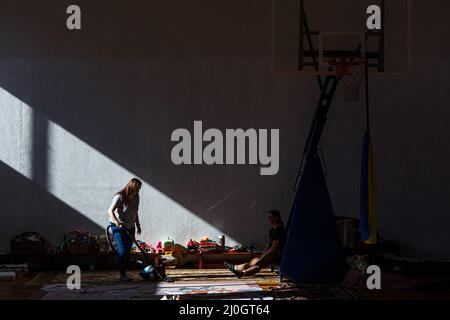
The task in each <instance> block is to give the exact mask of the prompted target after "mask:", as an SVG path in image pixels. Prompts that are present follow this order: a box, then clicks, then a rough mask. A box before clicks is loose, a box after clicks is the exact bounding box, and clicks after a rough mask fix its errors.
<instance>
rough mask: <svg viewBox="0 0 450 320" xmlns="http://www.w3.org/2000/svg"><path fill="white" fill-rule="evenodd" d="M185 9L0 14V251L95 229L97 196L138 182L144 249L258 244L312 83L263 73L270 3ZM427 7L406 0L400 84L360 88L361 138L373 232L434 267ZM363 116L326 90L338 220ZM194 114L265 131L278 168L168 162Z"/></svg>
mask: <svg viewBox="0 0 450 320" xmlns="http://www.w3.org/2000/svg"><path fill="white" fill-rule="evenodd" d="M197 1H198V4H197V6H196V5H194V4H193V3H190V4H189V5H188V4H185V3H184V2H179V1H172V2H171V3H168V2H167V3H164V4H161V3H159V4H157V5H155V4H153V5H149V4H145V3H146V2H143V3H142V5H143V8H144V9H142V10H141V8H138V5H136V6H133V7H131V6H129V7H126V8H125V7H120V10H119V9H114V8H109V9H108V8H107V7H106V8H104V7H102V6H101V3H100V2H99V3H98V4H97V2H96V4H92V3H91V4H89V2H83V1H81V2H80V5H81V7H82V8H85V9H84V10H85V11H86V13H85V14H84V16H86V20H85V21H86V22H88V24H86V29H84V30H83V31H82V32H80V33H78V34H68V33H67V32H66V31H64V30H63V29H61V28H60V22H61V21H60V19H61V17H60V16H58V15H57V14H58V12H59V11H60V9H61V8H62V12H64V6H63V5H62V4H60V3H59V2H54V1H53V2H52V1H50V2H51V4H52V6H51V7H48V8H46V7H45V6H44V4H43V2H42V1H41V2H40V3H39V4H33V5H32V6H33V8H30V9H21V10H19V8H25V5H24V4H23V3H20V1H19V2H17V4H14V5H13V4H11V5H10V7H8V8H9V10H4V11H2V13H1V16H0V18H1V19H0V21H1V22H0V35H1V36H2V37H4V38H5V37H6V38H9V39H10V41H9V42H2V44H0V87H1V89H0V111H1V114H2V116H1V117H0V137H1V139H0V150H2V151H1V153H0V177H1V180H0V195H1V199H2V200H1V201H0V211H1V212H2V216H3V217H4V221H3V223H2V224H0V250H7V249H8V247H9V239H10V238H11V237H12V236H13V235H14V234H15V233H18V232H21V231H27V230H28V231H39V232H42V233H43V234H44V235H45V236H46V237H47V238H49V239H50V240H52V241H53V242H54V243H55V244H56V243H57V242H58V241H59V240H60V239H61V238H62V234H63V233H66V232H68V231H70V230H71V228H73V227H80V228H85V229H88V230H91V231H93V232H102V228H103V227H104V226H105V224H106V223H107V216H106V210H107V207H108V205H109V202H110V200H111V197H112V196H113V194H114V192H116V191H117V190H118V189H119V188H120V187H122V185H123V184H125V183H126V182H127V181H128V179H129V178H131V177H133V176H137V177H139V178H141V179H142V180H143V181H144V182H145V183H144V188H143V190H142V195H141V220H142V224H143V229H144V234H143V238H144V239H145V240H147V241H151V242H155V241H157V240H160V239H161V238H165V237H167V236H171V237H173V238H174V239H175V240H176V241H177V242H180V243H184V242H185V241H186V240H189V238H191V237H193V238H199V237H202V236H204V235H208V236H210V237H212V238H216V237H217V236H218V235H219V234H222V233H223V234H226V235H227V237H228V238H229V239H232V240H233V241H234V242H260V241H264V239H265V237H266V232H267V226H266V224H265V211H266V210H268V209H272V208H279V209H280V210H282V212H283V214H284V216H285V218H287V214H288V210H289V207H290V202H291V198H292V192H291V190H292V184H293V183H294V178H295V174H296V170H297V168H298V165H299V160H300V157H301V154H302V149H303V146H304V141H305V139H306V134H307V132H308V129H309V124H310V121H311V117H312V114H313V111H314V108H315V102H316V99H317V96H318V88H317V84H316V82H315V79H312V78H310V77H299V76H289V77H278V76H273V75H272V74H271V73H270V47H271V42H270V41H271V35H270V19H271V12H270V10H271V5H270V2H269V1H260V0H258V1H256V0H247V1H227V2H223V3H219V2H217V3H214V4H212V3H211V2H210V1H203V0H197ZM175 2H176V3H175ZM433 2H435V3H436V4H437V3H440V4H441V5H444V4H443V3H441V2H439V1H431V2H427V4H426V5H425V4H422V3H420V2H419V1H412V20H411V30H410V34H411V42H410V72H409V74H408V75H407V76H403V77H398V76H395V77H390V76H385V77H378V78H372V82H371V86H372V89H371V90H372V112H373V115H372V119H373V135H374V137H373V139H374V141H373V142H374V148H375V156H376V162H377V163H376V165H377V172H378V180H379V199H380V214H379V215H380V223H381V227H380V231H381V235H382V236H383V237H386V238H388V239H391V240H396V241H399V242H400V243H402V244H403V245H404V249H405V253H406V254H410V255H421V256H431V257H447V258H448V257H450V252H449V250H450V236H449V234H448V230H449V227H450V219H449V215H448V213H449V209H450V197H449V196H448V195H449V194H450V192H449V191H450V190H449V183H448V181H449V178H450V177H449V176H450V170H449V168H448V165H447V164H448V163H449V160H450V159H449V158H450V152H449V151H448V148H447V147H446V146H447V145H448V144H447V142H446V138H447V137H448V136H449V131H450V130H449V128H448V124H449V121H448V120H449V115H450V111H449V109H448V102H447V101H448V98H449V93H448V90H447V89H448V84H449V83H450V81H449V71H450V70H449V69H450V61H449V57H450V48H449V45H448V44H442V43H441V42H439V40H438V38H439V37H441V38H443V37H444V36H445V35H447V34H448V31H450V30H448V29H449V27H448V25H446V24H445V23H443V22H441V21H444V18H445V13H444V11H445V10H436V7H432V6H431V3H433ZM21 6H22V7H21ZM238 7H239V10H236V8H238ZM36 12H39V15H36ZM441 12H442V13H441ZM122 15H125V16H127V17H129V18H126V19H122V20H120V21H121V23H120V24H118V25H110V24H109V22H111V21H118V17H121V16H122ZM438 15H442V17H441V18H442V19H438V18H439V17H438ZM144 16H145V17H147V18H146V19H143V17H144ZM18 17H20V18H18ZM24 17H25V18H24ZM97 17H99V18H98V19H96V18H97ZM42 21H45V23H41V22H42ZM425 21H426V22H428V23H424V22H425ZM62 26H64V23H62ZM88 26H89V27H88ZM105 34H107V36H102V35H105ZM12 35H14V36H12ZM427 48H430V49H427ZM363 111H364V108H363V105H362V104H359V105H358V104H350V105H349V104H345V103H344V102H343V101H342V97H341V94H340V93H339V94H338V96H337V98H336V103H335V104H334V105H333V108H332V111H331V113H330V118H329V122H328V126H327V128H326V130H325V132H324V136H323V141H322V149H323V151H324V153H325V156H326V161H327V165H328V172H329V175H328V182H329V189H330V193H331V196H332V200H333V205H334V208H335V211H336V214H339V215H348V216H358V207H359V190H358V188H359V165H360V148H361V142H362V141H361V140H362V134H363V130H364V127H363V124H364V122H363V121H364V113H363ZM194 120H203V123H204V126H206V127H214V128H219V129H222V130H224V129H226V128H240V127H242V128H279V129H280V133H281V136H280V139H281V140H280V171H279V174H278V175H277V176H274V177H262V176H260V175H259V168H258V167H255V166H253V167H252V166H222V167H207V166H191V167H189V166H184V167H183V166H181V167H176V166H174V165H173V164H172V163H171V161H170V151H171V148H172V146H173V143H171V142H170V134H171V132H172V131H173V130H174V129H176V128H182V127H184V128H192V124H193V121H194ZM222 200H223V201H222Z"/></svg>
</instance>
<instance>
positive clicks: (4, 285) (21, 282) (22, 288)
mask: <svg viewBox="0 0 450 320" xmlns="http://www.w3.org/2000/svg"><path fill="white" fill-rule="evenodd" d="M166 273H167V276H168V277H170V278H171V279H172V280H173V281H174V283H177V284H190V283H196V284H198V283H205V284H206V283H209V284H211V283H242V284H246V283H249V282H251V283H256V284H257V285H258V286H259V287H260V288H261V289H262V290H263V291H264V292H269V291H270V290H271V288H274V287H275V288H276V287H278V286H279V277H278V276H277V275H276V274H275V273H273V272H271V271H270V270H263V271H262V272H260V274H258V276H254V277H249V278H246V279H238V278H236V277H235V276H234V275H233V274H232V273H231V272H229V271H228V270H226V269H168V270H167V271H166ZM128 275H129V277H130V278H133V282H132V284H136V285H139V284H142V283H144V282H143V280H142V279H141V278H140V276H139V271H129V272H128ZM68 276H69V275H68V274H65V273H63V272H55V271H46V272H30V273H28V274H23V275H21V276H19V277H18V278H17V279H16V281H7V282H0V299H1V300H24V299H25V300H28V299H37V300H39V299H42V298H43V297H44V295H45V293H46V292H45V291H43V290H42V287H44V286H46V285H51V284H65V283H66V280H67V278H68ZM81 277H82V280H81V281H82V286H83V285H85V286H98V285H115V284H121V282H119V281H118V273H117V271H95V272H83V273H82V276H81Z"/></svg>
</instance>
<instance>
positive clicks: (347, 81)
mask: <svg viewBox="0 0 450 320" xmlns="http://www.w3.org/2000/svg"><path fill="white" fill-rule="evenodd" d="M328 63H329V65H330V66H333V67H334V68H335V69H336V75H337V76H338V77H340V78H341V83H342V89H343V92H344V98H345V101H358V100H359V92H360V88H361V83H362V80H363V78H364V73H365V66H366V60H365V59H363V58H342V59H332V60H330V61H328Z"/></svg>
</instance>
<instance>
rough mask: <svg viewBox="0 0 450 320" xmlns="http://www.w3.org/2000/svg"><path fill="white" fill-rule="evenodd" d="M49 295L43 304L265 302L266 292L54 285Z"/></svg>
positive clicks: (218, 286) (194, 286) (233, 287)
mask: <svg viewBox="0 0 450 320" xmlns="http://www.w3.org/2000/svg"><path fill="white" fill-rule="evenodd" d="M42 290H44V291H45V292H46V294H45V295H44V297H43V298H42V299H43V300H116V299H139V300H140V299H149V300H159V299H161V298H162V297H163V296H175V295H176V296H180V298H181V300H185V299H196V298H206V299H220V298H228V299H232V298H234V297H236V298H237V297H239V298H241V299H244V298H262V297H263V295H264V294H263V293H264V292H263V290H262V288H261V287H260V286H258V285H257V284H256V283H242V282H235V283H231V282H226V283H220V282H211V283H204V282H202V283H188V284H186V283H185V284H180V283H165V282H159V283H149V282H139V283H132V284H108V285H87V286H83V287H82V289H80V290H69V289H68V288H67V286H66V285H65V284H61V283H60V284H50V285H46V286H44V287H43V288H42Z"/></svg>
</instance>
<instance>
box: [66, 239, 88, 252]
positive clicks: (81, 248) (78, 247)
mask: <svg viewBox="0 0 450 320" xmlns="http://www.w3.org/2000/svg"><path fill="white" fill-rule="evenodd" d="M69 251H70V254H89V242H79V241H75V242H72V243H71V244H70V249H69Z"/></svg>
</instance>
